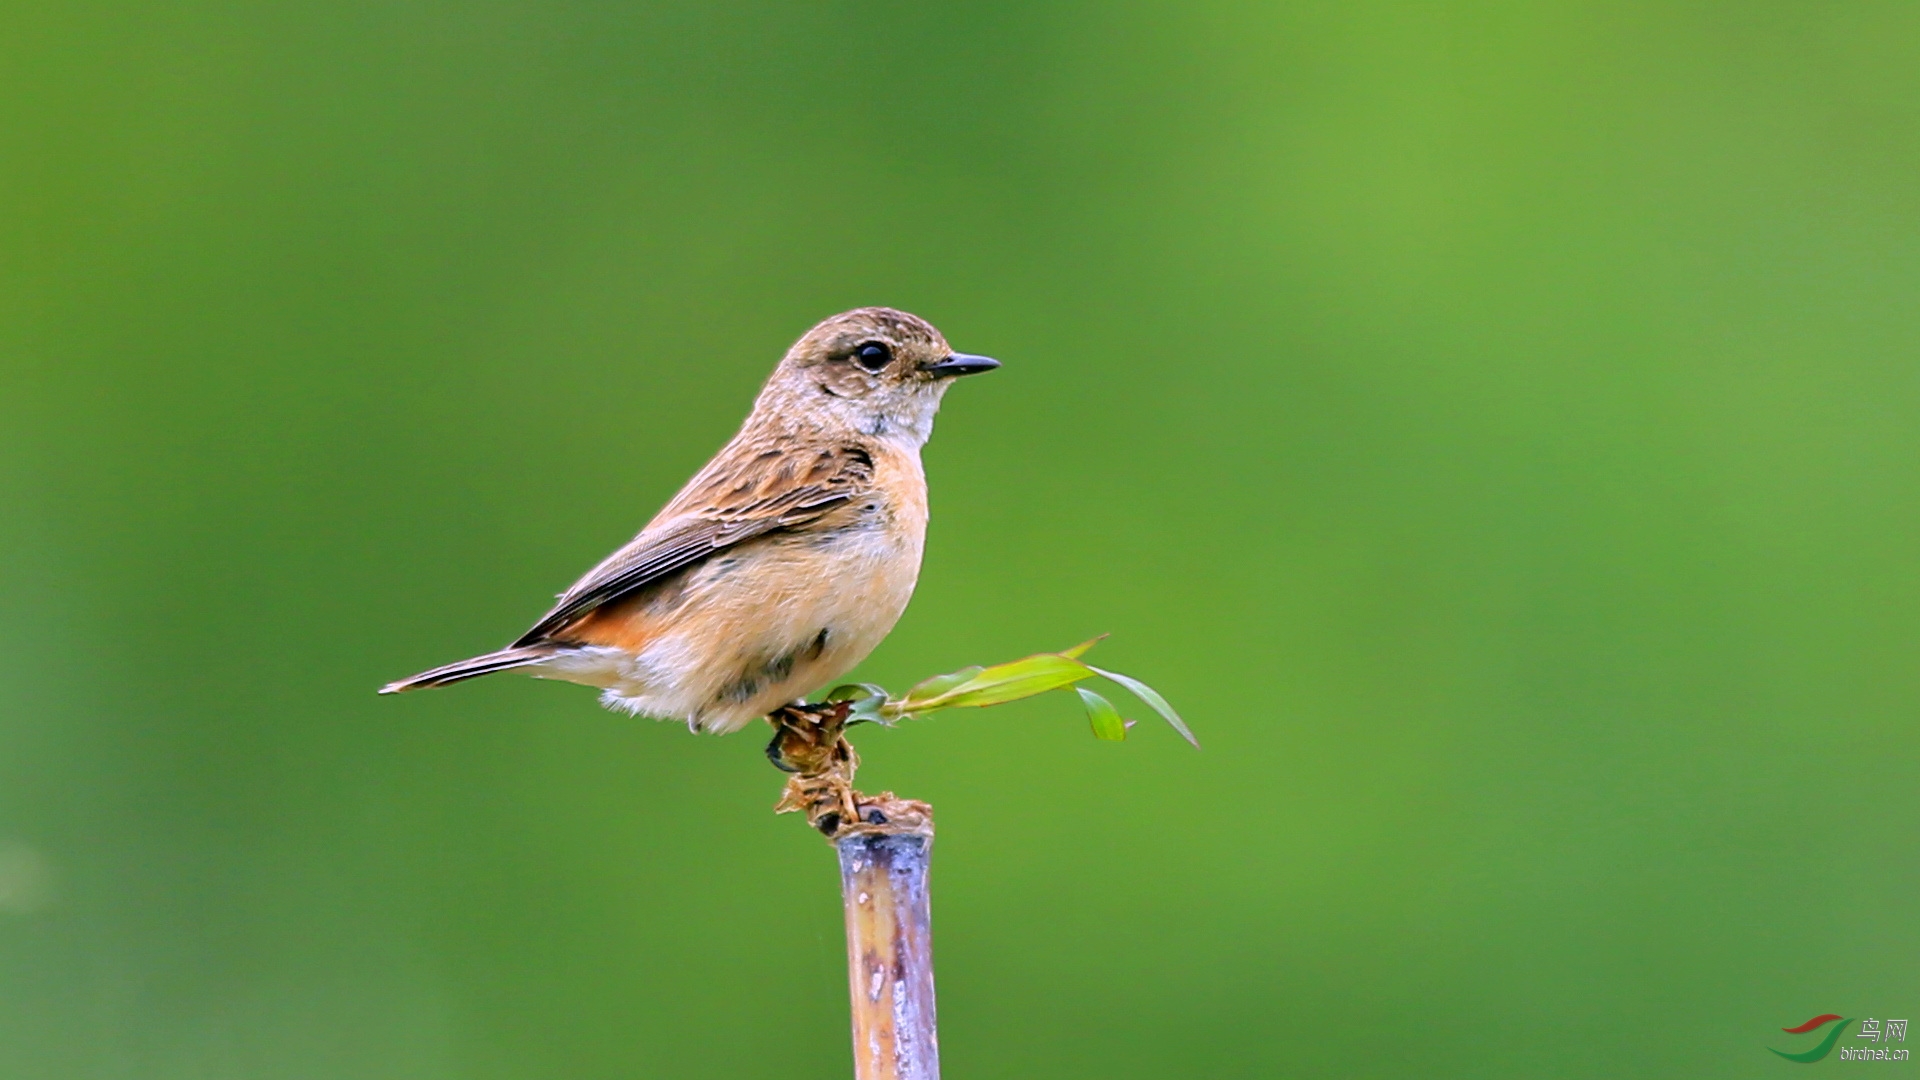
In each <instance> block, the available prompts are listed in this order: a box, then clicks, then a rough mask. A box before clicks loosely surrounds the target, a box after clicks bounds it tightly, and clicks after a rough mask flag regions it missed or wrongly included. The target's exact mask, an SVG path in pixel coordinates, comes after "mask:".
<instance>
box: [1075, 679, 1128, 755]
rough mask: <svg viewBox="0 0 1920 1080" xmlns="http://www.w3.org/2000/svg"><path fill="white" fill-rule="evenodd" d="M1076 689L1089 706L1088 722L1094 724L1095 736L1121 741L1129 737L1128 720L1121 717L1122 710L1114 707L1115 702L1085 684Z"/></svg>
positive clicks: (1110, 740)
mask: <svg viewBox="0 0 1920 1080" xmlns="http://www.w3.org/2000/svg"><path fill="white" fill-rule="evenodd" d="M1074 689H1075V690H1077V691H1079V693H1080V700H1081V701H1082V702H1084V703H1085V704H1086V706H1087V722H1088V723H1090V724H1092V725H1093V737H1094V738H1096V739H1106V740H1108V741H1109V742H1119V741H1121V740H1122V739H1125V738H1126V737H1127V722H1126V720H1125V719H1124V718H1122V717H1121V715H1120V710H1119V709H1116V708H1114V707H1113V702H1111V701H1108V700H1107V699H1106V698H1103V697H1101V696H1100V695H1099V694H1096V693H1094V692H1093V691H1091V690H1089V689H1087V688H1086V687H1084V686H1076V687H1074Z"/></svg>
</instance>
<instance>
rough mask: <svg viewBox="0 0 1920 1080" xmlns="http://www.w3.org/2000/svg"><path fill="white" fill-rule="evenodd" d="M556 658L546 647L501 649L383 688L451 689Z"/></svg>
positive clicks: (384, 690) (385, 691)
mask: <svg viewBox="0 0 1920 1080" xmlns="http://www.w3.org/2000/svg"><path fill="white" fill-rule="evenodd" d="M552 655H553V650H552V649H551V648H549V647H548V646H545V645H527V646H522V647H520V648H517V649H501V650H500V651H498V652H490V653H487V654H486V655H485V656H476V657H473V658H471V659H468V660H460V661H456V662H454V663H451V664H447V665H445V666H444V667H437V668H434V669H433V670H432V671H423V672H421V673H420V674H418V675H415V676H413V677H411V678H406V679H401V680H399V681H398V682H390V683H388V684H387V685H385V686H383V687H381V688H380V692H381V693H383V694H398V693H402V692H404V691H407V690H419V689H421V688H422V687H428V686H451V685H452V684H454V683H457V682H462V681H465V680H467V679H472V678H476V677H478V676H481V675H491V674H493V673H494V672H496V671H506V670H507V669H508V668H517V667H525V666H526V665H528V664H537V663H539V662H540V661H542V660H545V659H547V658H548V657H550V656H552Z"/></svg>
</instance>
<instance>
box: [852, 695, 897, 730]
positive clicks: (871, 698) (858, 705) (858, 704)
mask: <svg viewBox="0 0 1920 1080" xmlns="http://www.w3.org/2000/svg"><path fill="white" fill-rule="evenodd" d="M886 703H887V696H886V695H885V694H868V695H867V696H866V697H863V698H860V699H859V700H857V701H855V702H854V703H853V708H852V709H850V710H848V711H847V724H848V726H852V725H854V724H880V725H882V726H885V727H892V726H893V721H894V719H895V718H894V717H892V716H888V715H887V714H886V712H885V711H884V710H883V707H884V706H885V705H886Z"/></svg>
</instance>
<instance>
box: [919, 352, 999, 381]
mask: <svg viewBox="0 0 1920 1080" xmlns="http://www.w3.org/2000/svg"><path fill="white" fill-rule="evenodd" d="M999 366H1000V361H998V360H995V359H994V358H993V357H991V356H969V355H967V354H966V353H963V352H957V353H954V354H953V355H952V356H949V357H947V358H946V359H945V360H940V361H937V362H935V363H931V364H921V365H920V370H921V371H924V372H926V373H927V374H929V375H937V376H939V377H941V378H943V379H944V378H949V377H951V376H954V375H978V374H980V373H981V372H983V371H992V370H993V369H994V368H997V367H999Z"/></svg>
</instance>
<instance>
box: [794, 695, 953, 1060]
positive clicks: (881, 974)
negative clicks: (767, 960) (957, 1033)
mask: <svg viewBox="0 0 1920 1080" xmlns="http://www.w3.org/2000/svg"><path fill="white" fill-rule="evenodd" d="M847 711H848V710H847V706H846V704H845V703H844V702H841V703H835V704H824V705H791V706H788V707H787V708H785V709H782V710H781V711H780V712H778V713H775V714H774V715H772V716H770V717H768V719H769V720H771V721H772V722H773V726H774V736H773V742H772V744H771V745H769V746H768V747H767V757H768V758H769V759H770V760H771V761H772V762H773V763H774V764H775V765H776V766H778V767H779V768H781V769H783V770H785V771H787V772H791V773H793V774H795V775H794V776H793V777H792V778H790V779H789V780H788V781H787V788H786V791H785V792H784V793H783V794H782V795H781V797H780V802H779V804H778V805H777V806H776V807H775V808H774V809H775V811H776V812H778V813H793V812H801V813H805V814H806V815H807V823H808V824H810V825H812V826H813V827H814V828H815V829H817V830H819V831H820V832H821V833H822V834H824V835H825V836H827V837H828V838H829V839H831V840H832V841H833V846H834V848H835V850H836V851H838V852H839V854H840V901H841V906H842V907H843V908H844V909H845V911H846V918H847V992H848V997H849V999H850V1001H851V1004H852V1013H853V1075H854V1078H855V1080H940V1035H939V1029H938V1026H937V1024H936V1023H935V1017H934V1007H933V910H932V905H931V897H930V895H929V893H928V890H927V873H928V869H929V862H930V858H931V856H932V852H933V808H932V807H931V806H928V805H927V804H926V803H923V802H916V801H914V800H912V799H901V798H897V797H895V795H894V794H893V792H891V791H884V792H881V793H880V794H879V795H878V796H867V795H862V794H860V793H859V792H857V791H855V790H854V789H853V774H854V770H856V769H858V768H859V766H860V757H859V755H857V754H855V753H854V752H853V746H852V744H850V743H848V742H847V740H846V736H845V730H846V719H847Z"/></svg>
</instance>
